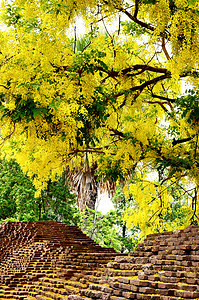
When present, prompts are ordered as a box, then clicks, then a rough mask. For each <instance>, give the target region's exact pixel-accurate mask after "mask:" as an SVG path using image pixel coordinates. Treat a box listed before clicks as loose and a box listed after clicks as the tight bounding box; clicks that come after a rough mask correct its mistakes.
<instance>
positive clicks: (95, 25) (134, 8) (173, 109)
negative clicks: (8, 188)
mask: <svg viewBox="0 0 199 300" xmlns="http://www.w3.org/2000/svg"><path fill="white" fill-rule="evenodd" d="M3 9H4V14H3V20H4V22H5V23H6V24H7V25H8V26H9V28H8V29H6V30H5V31H2V32H1V33H0V44H1V49H0V50H1V52H0V78H1V81H0V115H1V118H0V120H1V140H2V151H3V152H6V155H10V156H14V157H15V158H16V160H17V161H18V162H19V164H20V165H21V167H22V169H23V171H24V172H27V173H28V174H29V175H30V176H33V178H34V183H35V186H36V188H37V191H38V195H39V193H40V191H41V190H42V189H44V188H45V187H46V183H47V182H48V180H49V178H51V179H52V180H53V179H55V178H56V175H57V174H58V175H60V174H62V172H63V170H64V169H65V168H67V167H68V168H70V169H72V168H73V167H74V166H75V167H81V165H82V161H83V160H84V157H85V153H86V154H87V156H88V157H89V161H90V162H93V161H94V162H97V166H98V174H99V178H102V179H104V180H107V179H109V180H112V181H117V180H118V181H123V182H124V183H125V189H124V190H125V195H126V197H135V194H134V192H133V191H135V190H136V189H135V188H134V185H136V186H137V187H138V188H137V190H138V191H140V195H141V194H142V195H143V196H142V199H143V202H142V203H145V205H144V207H148V209H147V213H146V220H145V229H146V232H149V231H150V230H155V229H159V230H162V229H164V228H165V225H164V224H163V223H161V222H162V219H161V218H160V216H161V215H162V214H164V213H165V212H166V211H167V210H168V209H169V208H170V205H171V203H172V201H173V196H172V195H170V194H169V189H168V186H174V185H176V186H177V185H178V184H180V186H182V185H181V183H182V180H183V181H184V183H183V184H187V183H188V182H194V184H195V186H196V188H197V187H198V182H199V177H198V176H199V175H198V174H199V172H198V164H199V159H198V120H199V113H198V112H199V109H198V105H199V102H198V100H199V95H198V91H197V87H198V63H199V49H198V48H199V41H198V39H199V30H198V25H199V3H198V1H194V0H183V1H182V0H159V1H156V0H135V1H133V0H129V1H122V0H115V1H112V0H111V1H106V0H101V1H99V0H81V1H78V2H77V1H74V0H64V1H59V0H56V1H55V0H50V1H46V0H34V1H28V0H25V1H24V0H23V1H22V0H15V1H13V2H12V4H9V3H7V2H6V1H5V2H4V3H3ZM79 16H81V17H82V18H83V19H84V20H85V23H86V26H87V31H86V39H87V43H86V44H85V45H83V44H82V48H81V50H78V51H77V45H76V43H77V41H76V34H75V35H74V38H73V39H72V38H71V36H70V26H71V25H73V24H74V22H75V20H76V18H77V17H79ZM116 20H119V22H117V23H116ZM109 22H110V23H111V22H112V23H113V24H114V26H115V27H116V30H112V31H110V30H109V29H108V28H109V27H108V25H107V24H108V23H109ZM100 24H102V25H104V28H105V31H106V33H105V34H102V33H101V32H100V30H99V27H100ZM75 32H76V31H75ZM185 83H189V84H190V85H191V87H192V90H191V91H190V92H189V93H187V94H186V95H183V96H182V95H181V94H180V91H181V86H182V85H184V84H185ZM151 170H155V171H156V172H157V173H158V175H159V177H158V179H156V180H155V182H152V181H150V182H149V184H148V186H147V188H145V186H143V185H140V181H141V180H146V178H147V176H146V174H147V173H148V172H151ZM147 180H148V179H147ZM194 188H195V187H194ZM181 191H183V189H181ZM193 191H194V193H193V194H190V199H192V200H193V201H192V203H191V204H192V207H190V211H191V212H190V213H188V217H187V221H190V220H191V221H192V222H195V221H196V220H197V205H196V203H197V190H195V189H194V190H193ZM186 192H187V191H186ZM140 195H139V196H137V199H138V200H137V203H136V205H137V209H138V210H140V211H141V210H142V209H143V206H142V205H141V204H140V202H139V199H140ZM189 206H190V200H189V199H188V202H187V207H188V208H189ZM128 218H129V217H127V219H128ZM156 221H157V222H156ZM169 226H170V227H172V226H176V225H175V224H174V223H172V222H171V224H170V225H169ZM167 229H168V228H167Z"/></svg>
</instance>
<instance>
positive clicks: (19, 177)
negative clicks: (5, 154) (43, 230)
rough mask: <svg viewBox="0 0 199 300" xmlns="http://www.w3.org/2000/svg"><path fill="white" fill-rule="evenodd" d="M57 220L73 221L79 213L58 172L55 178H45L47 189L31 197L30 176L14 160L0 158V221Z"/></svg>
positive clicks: (63, 178) (76, 219) (33, 190)
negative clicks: (51, 179) (37, 196)
mask: <svg viewBox="0 0 199 300" xmlns="http://www.w3.org/2000/svg"><path fill="white" fill-rule="evenodd" d="M5 220H12V221H38V220H57V221H62V222H65V223H67V224H68V225H77V222H79V213H78V208H77V205H76V199H75V197H74V196H73V195H72V194H71V193H70V192H69V188H68V187H67V185H66V184H65V177H64V176H61V178H59V179H58V180H57V182H48V189H47V190H45V191H43V192H42V194H41V196H40V197H39V198H35V188H34V186H33V184H32V182H31V180H30V178H29V177H28V176H26V175H24V174H23V172H22V171H21V169H20V167H19V165H18V164H17V163H16V161H14V160H10V161H6V160H5V159H3V160H1V169H0V221H5Z"/></svg>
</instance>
